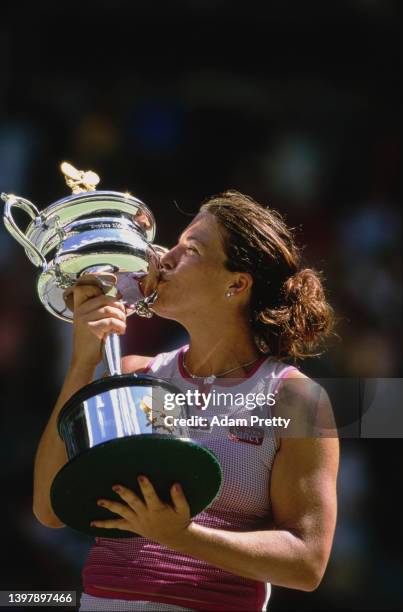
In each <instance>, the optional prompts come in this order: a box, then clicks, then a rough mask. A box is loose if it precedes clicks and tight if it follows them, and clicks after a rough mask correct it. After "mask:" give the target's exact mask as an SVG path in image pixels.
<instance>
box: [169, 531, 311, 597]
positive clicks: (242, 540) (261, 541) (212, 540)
mask: <svg viewBox="0 0 403 612" xmlns="http://www.w3.org/2000/svg"><path fill="white" fill-rule="evenodd" d="M171 547H172V548H175V549H176V550H177V551H179V552H182V553H184V554H188V555H191V556H192V557H195V558H196V559H200V560H202V561H206V562H207V563H210V564H211V565H214V566H215V567H219V568H220V569H223V570H225V571H227V572H231V573H233V574H236V575H238V576H242V577H244V578H250V579H252V580H259V581H262V582H270V583H272V584H275V585H278V586H283V587H288V588H294V589H300V590H304V591H311V590H314V589H315V588H316V587H317V585H318V584H319V582H320V579H321V576H320V575H318V574H319V572H318V571H317V567H316V564H315V562H314V561H313V559H312V555H311V554H310V552H309V547H308V546H307V545H306V543H305V542H304V541H303V540H302V539H301V538H299V537H297V536H295V535H294V534H293V533H291V532H290V531H286V530H278V531H277V530H267V531H255V532H241V533H239V532H232V531H224V530H220V529H210V528H208V527H204V526H202V525H198V524H197V523H192V524H191V525H190V526H189V528H188V529H187V530H186V533H185V535H184V537H183V538H182V539H181V541H180V542H178V543H175V544H174V545H172V546H171Z"/></svg>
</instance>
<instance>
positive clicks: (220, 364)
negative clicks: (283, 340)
mask: <svg viewBox="0 0 403 612" xmlns="http://www.w3.org/2000/svg"><path fill="white" fill-rule="evenodd" d="M188 333H189V336H190V341H189V350H188V351H187V352H186V355H185V357H184V358H185V363H186V367H187V369H188V370H189V371H190V372H191V373H192V374H193V375H194V376H210V375H212V374H214V375H216V376H217V375H220V374H221V372H225V371H227V370H232V369H234V368H235V370H234V371H233V373H232V376H234V377H242V376H243V375H245V374H246V373H247V371H248V369H249V368H247V369H246V370H244V369H243V368H242V365H244V364H249V363H250V362H255V361H257V360H258V359H259V357H261V353H260V352H259V350H258V348H257V346H256V343H255V340H254V335H253V332H252V330H251V329H250V326H249V325H248V324H247V323H246V321H238V322H237V324H236V325H229V324H228V322H227V324H225V325H224V324H223V325H222V326H221V327H220V326H218V327H217V325H213V324H212V322H205V324H204V325H198V326H197V327H195V328H192V329H188ZM237 367H238V369H236V368H237ZM250 367H252V364H250Z"/></svg>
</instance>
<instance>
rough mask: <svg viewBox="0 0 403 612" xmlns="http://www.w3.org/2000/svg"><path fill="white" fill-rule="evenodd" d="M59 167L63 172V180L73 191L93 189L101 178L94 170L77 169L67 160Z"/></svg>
mask: <svg viewBox="0 0 403 612" xmlns="http://www.w3.org/2000/svg"><path fill="white" fill-rule="evenodd" d="M60 169H61V171H62V172H63V174H64V178H65V181H66V183H67V185H68V186H69V187H70V189H71V190H72V192H73V193H84V192H86V191H95V190H96V188H97V185H98V183H99V181H100V180H101V179H100V178H99V176H98V174H96V173H95V172H92V171H91V170H88V171H87V172H84V170H77V168H74V166H72V165H71V164H69V163H68V162H63V163H62V164H61V165H60Z"/></svg>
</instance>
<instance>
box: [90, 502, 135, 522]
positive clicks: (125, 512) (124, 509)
mask: <svg viewBox="0 0 403 612" xmlns="http://www.w3.org/2000/svg"><path fill="white" fill-rule="evenodd" d="M97 505H98V506H101V508H107V509H108V510H110V511H111V512H113V513H114V514H118V515H119V516H121V517H122V518H124V519H126V520H127V521H130V520H131V519H132V518H133V509H132V508H129V506H127V505H126V504H121V503H120V502H117V501H111V500H110V499H99V500H98V501H97Z"/></svg>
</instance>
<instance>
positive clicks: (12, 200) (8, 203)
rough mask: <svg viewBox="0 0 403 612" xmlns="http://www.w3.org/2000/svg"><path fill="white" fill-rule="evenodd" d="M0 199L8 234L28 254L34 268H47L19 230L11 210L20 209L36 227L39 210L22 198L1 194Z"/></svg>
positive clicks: (34, 248) (39, 217)
mask: <svg viewBox="0 0 403 612" xmlns="http://www.w3.org/2000/svg"><path fill="white" fill-rule="evenodd" d="M1 199H2V200H4V202H5V207H4V225H5V226H6V228H7V229H8V231H9V232H10V234H11V235H12V236H13V237H14V238H15V239H16V240H17V241H18V242H19V243H20V244H22V246H23V247H24V248H25V250H26V251H28V252H29V254H30V256H31V258H32V260H33V262H34V263H35V265H36V266H41V267H42V269H43V270H45V269H46V268H47V265H48V264H47V261H46V259H45V257H44V256H43V255H42V253H41V252H40V251H39V250H38V249H37V248H36V246H35V245H34V244H32V242H31V241H30V240H28V238H27V237H26V236H25V234H24V233H23V232H22V231H21V230H20V228H19V227H18V225H17V224H16V222H15V221H14V218H13V215H12V208H13V207H14V208H21V210H23V211H24V212H26V213H27V214H28V215H29V216H30V217H31V219H32V220H33V221H34V222H35V224H36V225H40V224H42V219H41V215H40V212H39V210H38V209H37V208H36V206H34V205H33V204H32V202H30V201H29V200H25V199H24V198H20V197H17V196H15V195H13V194H7V193H2V194H1Z"/></svg>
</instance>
